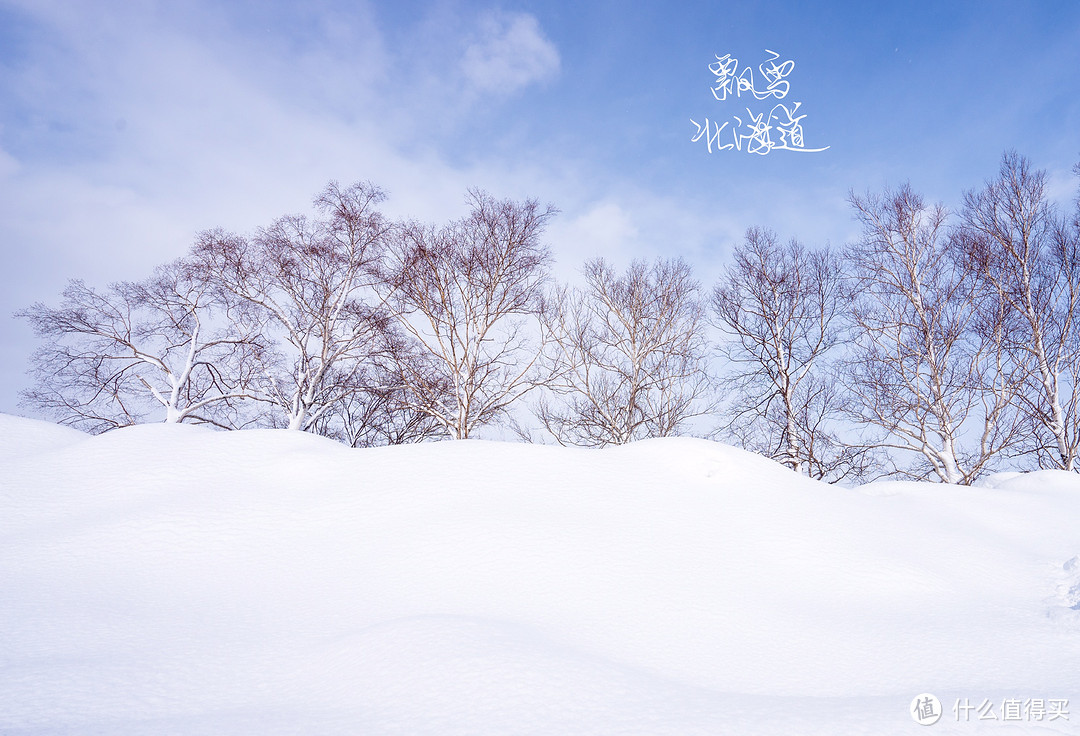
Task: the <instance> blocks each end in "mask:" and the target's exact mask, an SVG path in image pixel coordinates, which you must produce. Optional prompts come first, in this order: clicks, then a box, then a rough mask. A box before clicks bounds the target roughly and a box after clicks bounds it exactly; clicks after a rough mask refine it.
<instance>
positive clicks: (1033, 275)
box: [959, 152, 1080, 470]
mask: <svg viewBox="0 0 1080 736" xmlns="http://www.w3.org/2000/svg"><path fill="white" fill-rule="evenodd" d="M1078 173H1080V171H1078ZM1046 187H1047V183H1046V173H1045V172H1044V171H1038V170H1034V169H1032V167H1031V164H1030V163H1029V162H1028V160H1027V159H1026V158H1024V157H1022V156H1020V155H1018V154H1017V153H1016V152H1008V153H1006V154H1005V155H1004V156H1003V157H1002V161H1001V166H1000V169H999V171H998V175H997V177H996V178H994V179H992V180H990V181H988V182H986V184H985V186H984V187H983V188H982V189H980V190H976V191H971V192H968V193H967V194H966V195H965V196H964V205H963V209H962V212H961V218H962V225H961V228H960V232H959V235H960V240H961V242H962V245H963V248H964V249H965V251H966V255H967V256H968V258H969V259H970V261H971V263H972V264H973V265H974V267H975V269H976V270H977V273H978V278H979V283H980V285H981V287H982V288H983V289H984V291H985V293H986V297H984V299H983V304H984V308H991V309H998V310H1000V311H1001V312H1002V319H1003V323H1004V342H1005V347H1006V349H1007V351H1008V355H1009V358H1010V360H1011V362H1012V365H1013V366H1014V367H1015V368H1016V369H1017V370H1018V371H1019V372H1020V373H1021V374H1022V384H1023V390H1021V391H1018V392H1017V394H1016V396H1015V399H1014V400H1015V402H1016V403H1017V404H1018V406H1019V407H1020V410H1021V413H1022V414H1023V416H1024V417H1025V418H1026V419H1027V421H1028V423H1029V426H1030V429H1031V432H1030V434H1029V438H1030V439H1031V440H1032V441H1031V442H1029V443H1028V444H1027V448H1026V449H1027V451H1028V452H1030V453H1032V454H1034V455H1035V457H1036V459H1037V462H1038V464H1039V466H1040V467H1050V468H1060V469H1063V470H1078V467H1077V454H1078V452H1080V416H1078V411H1080V202H1078V204H1077V213H1078V214H1077V216H1076V217H1074V218H1073V220H1072V221H1071V222H1070V221H1067V220H1065V219H1063V218H1059V217H1058V215H1057V213H1056V212H1055V210H1054V208H1053V207H1052V206H1051V204H1050V202H1049V201H1048V199H1047V191H1046Z"/></svg>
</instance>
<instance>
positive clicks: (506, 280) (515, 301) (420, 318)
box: [384, 190, 556, 439]
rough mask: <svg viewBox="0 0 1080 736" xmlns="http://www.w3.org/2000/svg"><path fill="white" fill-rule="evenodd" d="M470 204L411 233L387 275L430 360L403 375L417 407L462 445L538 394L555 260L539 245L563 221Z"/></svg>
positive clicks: (535, 207)
mask: <svg viewBox="0 0 1080 736" xmlns="http://www.w3.org/2000/svg"><path fill="white" fill-rule="evenodd" d="M468 203H469V205H470V208H471V211H470V212H469V214H468V215H467V216H466V217H464V218H463V219H461V220H458V221H456V222H453V223H451V224H449V225H447V226H445V227H442V228H434V227H429V226H423V225H419V224H415V223H414V224H410V225H408V226H406V227H405V228H403V230H402V232H401V234H400V237H399V238H398V239H397V240H396V243H395V246H394V247H393V248H392V249H391V252H390V253H389V257H388V258H387V260H386V264H385V271H384V273H385V280H386V284H387V299H388V303H389V304H390V306H391V308H392V311H393V313H394V315H395V316H396V318H397V320H398V323H399V325H400V326H401V327H402V329H403V330H404V331H405V332H406V333H407V334H408V335H410V336H411V337H412V338H413V339H414V340H415V342H416V344H417V345H418V346H419V349H420V350H421V351H422V353H424V354H425V356H426V357H427V358H429V359H430V360H427V361H424V362H421V363H417V362H415V361H411V362H408V363H405V364H403V365H402V366H401V370H400V374H401V379H402V381H403V383H404V384H405V385H406V386H407V390H408V394H409V397H410V398H409V403H410V406H412V407H413V408H414V409H416V410H418V411H421V412H423V413H426V414H427V415H429V416H431V417H432V418H433V419H435V420H436V421H437V422H438V423H439V424H440V425H441V426H442V427H443V429H444V430H445V432H446V433H447V434H448V435H449V436H450V437H452V438H455V439H465V438H468V437H469V436H471V435H472V433H473V432H474V431H475V429H476V428H477V427H480V426H482V425H485V424H489V423H492V422H494V421H497V420H499V419H501V418H502V417H504V416H505V415H506V413H507V411H508V409H509V408H510V406H511V404H512V403H513V402H514V401H516V400H517V399H518V398H520V397H521V396H522V395H523V394H524V393H525V392H527V391H528V390H530V389H531V388H532V387H533V381H532V378H531V374H532V372H533V367H534V365H535V362H536V358H537V356H538V355H539V352H540V345H539V344H538V339H539V337H540V335H539V334H538V327H539V325H538V323H537V320H536V317H535V315H536V311H537V308H538V300H539V298H540V295H541V290H542V287H543V285H544V283H545V281H546V279H547V270H548V265H549V263H550V260H551V255H550V252H549V250H548V248H547V247H546V246H545V245H543V244H542V243H541V240H540V238H541V235H542V234H543V231H544V228H545V226H546V225H547V222H548V221H549V220H550V219H551V217H552V216H554V214H555V212H556V210H555V209H554V208H552V207H550V206H548V207H547V208H544V209H542V208H541V207H540V206H539V204H538V203H537V202H536V201H535V200H526V201H524V202H516V201H513V200H509V199H507V200H497V199H494V198H493V197H491V196H490V195H488V194H486V193H484V192H481V191H478V190H472V191H470V192H469V195H468ZM433 366H437V368H436V369H434V370H433ZM447 387H449V389H450V390H449V392H447V390H446V389H447Z"/></svg>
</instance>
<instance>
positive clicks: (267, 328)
mask: <svg viewBox="0 0 1080 736" xmlns="http://www.w3.org/2000/svg"><path fill="white" fill-rule="evenodd" d="M384 199H385V195H384V194H383V192H382V191H381V190H380V189H378V188H377V187H375V186H373V185H372V184H370V183H368V182H360V183H357V184H353V185H352V186H349V187H346V188H342V187H340V186H339V185H338V184H337V183H336V182H331V183H330V184H329V185H328V186H327V187H326V188H325V189H324V190H323V192H322V193H321V194H320V195H319V196H318V197H317V198H316V199H315V207H316V210H317V212H318V214H319V217H317V218H316V219H313V220H309V219H308V218H307V217H304V216H302V215H296V216H289V217H282V218H280V219H278V220H277V221H276V222H274V223H273V224H272V225H271V226H270V227H268V228H265V229H262V230H259V231H258V232H257V233H256V234H255V236H254V237H253V238H251V239H250V240H249V239H247V238H243V237H240V236H237V235H232V234H228V233H225V232H222V231H220V230H215V231H208V232H204V233H202V234H201V235H200V236H199V238H198V240H197V242H196V244H195V247H194V249H193V251H192V257H191V258H192V263H193V264H195V265H196V266H197V267H198V268H199V269H201V271H202V273H203V274H204V277H205V278H206V280H207V281H208V282H212V283H215V284H216V285H217V286H218V288H219V291H220V293H221V294H222V296H223V298H226V299H228V300H229V301H230V302H231V303H232V305H233V314H234V316H235V319H236V324H237V326H238V328H239V329H244V330H251V329H256V330H258V331H259V332H260V333H262V334H264V335H266V337H267V340H268V342H270V343H271V344H272V346H273V347H272V348H269V349H267V350H265V351H263V352H262V353H261V354H260V355H259V356H258V357H259V363H260V365H259V370H258V380H257V381H255V382H253V384H252V386H251V390H250V395H251V396H252V398H254V399H256V400H257V401H261V402H263V403H266V404H270V405H272V406H274V407H277V409H278V410H280V412H281V414H280V415H278V416H280V417H282V420H283V421H281V422H280V423H281V424H283V425H284V426H287V427H288V428H289V429H297V430H305V429H311V428H313V427H316V426H322V425H319V419H320V416H321V415H322V414H323V413H324V412H326V411H328V410H330V409H331V408H332V407H334V406H335V405H336V404H337V403H338V402H341V401H344V400H345V398H346V397H347V396H348V395H349V394H350V393H351V392H353V391H354V390H355V385H356V379H357V377H358V376H359V375H360V374H361V373H362V372H363V371H364V369H365V360H367V359H368V358H370V356H371V355H373V354H375V353H378V352H379V351H381V350H383V348H384V347H385V338H386V328H387V324H388V316H387V315H386V314H385V312H384V311H382V310H381V309H380V308H379V304H378V303H377V302H374V301H373V295H374V292H373V291H372V285H373V283H374V281H376V279H377V277H376V276H374V275H373V270H374V265H375V264H376V263H377V261H378V259H379V258H380V257H381V255H382V251H383V248H384V247H385V241H386V238H387V236H388V233H389V232H390V230H391V224H390V223H389V222H388V221H387V220H386V219H385V218H383V216H382V215H381V214H380V213H379V211H378V209H377V207H378V205H379V204H380V203H381V202H382V201H383V200H384Z"/></svg>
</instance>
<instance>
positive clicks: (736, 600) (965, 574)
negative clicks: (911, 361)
mask: <svg viewBox="0 0 1080 736" xmlns="http://www.w3.org/2000/svg"><path fill="white" fill-rule="evenodd" d="M0 467H2V480H0V499H2V501H0V504H2V505H0V732H2V733H5V734H9V733H14V734H45V733H48V734H56V733H79V734H84V733H95V734H96V733H108V734H114V733H115V734H129V733H171V734H173V733H175V734H204V733H205V734H221V733H251V734H256V733H258V734H278V733H318V734H335V733H340V734H511V733H512V734H586V733H587V734H616V733H617V734H631V733H633V734H672V735H674V734H679V735H685V734H721V733H740V734H744V733H745V734H758V733H760V734H815V733H820V734H838V733H844V734H854V733H867V734H871V733H872V734H893V733H896V734H902V733H925V731H923V730H922V727H921V726H919V725H918V724H916V723H915V722H914V721H913V719H912V717H911V715H910V713H909V707H910V703H911V700H912V698H913V697H914V696H915V695H917V694H919V693H924V692H931V693H934V694H935V695H936V696H937V697H938V698H940V700H941V702H942V704H943V708H944V709H945V713H944V715H943V717H942V719H941V721H940V722H939V723H938V724H937V725H935V726H934V727H933V732H934V733H973V732H975V731H978V730H982V729H980V726H984V725H985V724H983V723H980V722H976V721H977V717H978V713H977V712H975V711H972V712H971V713H970V714H969V721H968V722H964V719H963V718H962V717H961V719H960V722H957V716H956V715H954V713H953V712H952V710H951V709H952V706H953V704H954V703H955V702H956V701H958V700H961V701H963V700H965V699H967V700H969V701H971V702H972V703H973V704H978V703H980V702H981V701H983V700H984V699H985V700H988V701H991V702H992V703H993V704H994V708H995V714H996V716H997V721H996V722H995V723H994V724H991V725H992V726H993V728H992V729H987V730H990V731H992V732H994V733H1002V734H1004V733H1039V732H1045V733H1074V732H1078V729H1077V724H1078V723H1080V666H1078V663H1080V558H1078V557H1077V555H1078V554H1080V523H1078V521H1080V478H1078V477H1077V476H1075V475H1070V474H1065V473H1059V472H1051V471H1046V472H1041V473H1034V474H1027V475H1011V476H998V477H994V478H991V479H989V480H988V481H987V483H985V484H984V485H983V486H981V487H975V488H966V487H956V486H944V485H936V484H917V483H877V484H872V485H869V486H864V487H861V488H858V489H845V488H838V487H833V486H828V485H824V484H820V483H817V482H814V481H811V480H808V479H805V478H801V477H798V476H795V475H794V474H792V473H791V472H790V471H788V470H786V469H784V468H782V467H780V466H778V465H776V464H774V463H772V462H770V461H768V460H765V459H762V458H760V457H757V456H755V455H751V454H748V453H745V452H742V451H740V450H736V449H733V448H731V447H727V446H724V445H719V444H716V443H711V442H706V441H703V440H692V439H667V440H650V441H645V442H638V443H634V444H632V445H627V446H624V447H619V448H612V449H608V450H574V449H564V448H554V447H543V446H529V445H520V444H508V443H494V442H481V441H472V440H470V441H462V442H442V443H432V444H423V445H412V446H400V447H388V448H379V449H369V450H352V449H348V448H346V447H344V446H341V445H338V444H336V443H333V442H331V441H329V440H324V439H321V438H318V437H315V436H312V435H309V434H303V433H297V432H288V431H275V430H257V431H245V432H231V433H221V432H212V431H209V430H203V429H199V428H193V427H187V426H167V425H147V426H138V427H133V428H130V429H124V430H118V431H114V432H110V433H108V434H105V435H101V436H97V437H89V436H87V435H82V434H79V433H76V432H72V431H70V430H65V429H64V428H59V427H55V426H52V425H47V424H44V423H41V422H34V421H31V420H24V419H19V418H16V417H10V416H0ZM1031 698H1038V699H1047V700H1049V699H1070V698H1071V699H1073V700H1072V703H1071V705H1072V706H1074V707H1076V709H1077V711H1078V712H1077V713H1076V714H1071V713H1070V714H1069V715H1068V716H1067V717H1057V718H1054V719H1053V720H1049V718H1048V717H1046V718H1043V719H1042V720H1039V721H1035V720H1033V719H1030V718H1027V719H1025V720H1024V721H1023V722H1012V721H1004V720H1003V719H1002V714H1001V710H1000V708H1001V704H1002V703H1003V702H1004V701H1005V700H1006V699H1031Z"/></svg>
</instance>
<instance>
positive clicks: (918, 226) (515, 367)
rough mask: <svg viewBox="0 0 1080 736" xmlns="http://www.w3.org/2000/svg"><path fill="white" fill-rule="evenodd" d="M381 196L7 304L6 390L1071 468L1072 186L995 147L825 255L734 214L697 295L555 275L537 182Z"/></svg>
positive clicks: (226, 423)
mask: <svg viewBox="0 0 1080 736" xmlns="http://www.w3.org/2000/svg"><path fill="white" fill-rule="evenodd" d="M1076 171H1077V173H1078V174H1080V165H1078V166H1077V169H1076ZM384 199H385V195H384V194H383V192H382V191H381V190H380V189H379V188H378V187H376V186H374V185H372V184H370V183H367V182H361V183H357V184H353V185H352V186H349V187H341V186H339V185H338V184H336V183H331V184H330V185H328V186H327V187H326V189H325V190H324V191H323V192H322V193H321V194H320V195H319V196H318V197H317V198H316V200H315V212H314V215H313V216H311V217H308V216H302V215H298V216H287V217H282V218H280V219H278V220H277V221H275V222H274V223H272V224H271V225H270V226H268V227H266V228H263V229H260V230H257V231H256V232H255V233H253V234H252V235H251V236H249V237H245V236H240V235H237V234H234V233H228V232H224V231H221V230H211V231H207V232H203V233H201V234H200V235H199V236H198V237H197V239H196V242H195V244H194V246H193V247H192V249H191V251H190V253H189V254H188V255H186V256H185V257H183V258H180V259H178V260H176V261H174V262H173V263H170V264H167V265H163V266H160V267H159V268H157V269H156V270H155V272H154V273H153V275H152V276H150V277H149V278H147V279H146V280H144V281H139V282H119V283H114V284H111V285H110V286H108V287H107V288H105V289H101V290H98V289H94V288H92V287H89V286H87V285H86V284H84V283H83V282H81V281H72V282H70V283H69V285H68V287H67V288H66V289H65V291H64V292H63V301H62V303H61V304H60V306H59V307H55V308H54V307H50V306H47V305H45V304H42V303H37V304H34V305H33V306H32V307H30V308H28V309H25V310H22V311H20V312H18V313H17V316H18V317H21V318H24V319H26V320H28V321H29V323H30V324H31V325H32V327H33V329H34V331H35V332H36V334H37V335H38V336H39V337H41V338H43V339H44V345H43V346H42V347H41V348H40V349H39V350H38V351H37V352H36V353H35V354H34V356H33V358H32V365H31V373H32V374H33V376H34V378H35V387H34V388H33V389H32V390H30V391H27V392H24V394H23V401H24V404H25V405H26V406H28V407H31V408H33V409H35V410H37V411H42V412H44V413H46V414H48V415H50V416H51V417H53V418H55V419H56V420H58V421H60V422H61V423H64V424H68V425H72V426H76V427H79V428H81V429H85V430H88V431H91V432H104V431H107V430H109V429H113V428H116V427H122V426H127V425H131V424H135V423H139V422H144V421H152V420H153V421H157V420H160V419H161V417H162V416H164V419H165V421H167V422H192V423H202V424H210V425H214V426H217V427H220V428H224V429H242V428H247V427H286V428H290V429H295V430H303V431H309V432H315V433H318V434H321V435H325V436H328V437H332V438H335V439H337V440H340V441H342V442H345V443H347V444H349V445H351V446H354V447H364V446H373V445H384V444H397V443H405V442H419V441H424V440H432V439H440V438H457V439H463V438H467V437H470V436H472V435H473V434H474V433H475V432H476V430H477V429H478V428H479V427H483V426H486V425H492V424H503V425H505V426H508V427H510V428H511V429H512V430H513V431H515V432H516V433H517V435H518V436H520V437H521V438H523V439H527V440H530V441H556V442H559V443H561V444H568V445H581V446H590V447H600V446H605V445H611V444H622V443H626V442H629V441H632V440H636V439H642V438H647V437H664V436H670V435H678V434H685V433H696V434H706V433H707V434H711V435H713V436H718V437H720V438H721V439H726V440H728V441H732V442H734V443H736V444H739V445H741V446H743V447H745V448H747V449H750V450H753V451H755V452H759V453H761V454H764V455H766V456H768V457H771V458H774V459H776V460H777V461H779V462H781V463H784V464H785V465H787V466H789V467H791V468H792V469H793V470H795V471H796V472H801V473H805V474H808V475H810V476H813V477H816V478H821V479H824V480H828V481H834V482H835V481H840V480H859V479H865V478H867V477H876V476H881V475H897V476H902V477H914V478H926V479H934V480H940V481H944V482H952V483H970V482H972V481H973V480H975V479H976V478H978V477H979V476H980V475H983V474H985V473H987V472H990V471H992V470H998V469H1001V468H1005V467H1009V468H1016V469H1027V468H1035V467H1039V468H1061V469H1065V470H1076V469H1077V453H1078V451H1080V423H1078V421H1077V420H1078V416H1077V413H1078V399H1080V394H1078V373H1080V199H1078V200H1077V202H1076V206H1075V207H1074V208H1072V209H1071V210H1070V211H1069V212H1067V213H1062V212H1060V211H1059V210H1058V209H1057V208H1055V207H1054V206H1053V204H1052V203H1051V201H1050V199H1049V197H1048V193H1047V177H1046V174H1045V172H1042V171H1035V170H1032V169H1031V167H1030V164H1029V163H1028V162H1027V161H1026V160H1025V159H1024V158H1023V157H1021V156H1018V155H1017V154H1015V153H1008V154H1006V155H1005V156H1004V157H1003V158H1002V162H1001V167H1000V170H999V171H998V173H997V175H996V176H995V177H994V178H992V179H991V180H989V181H987V182H986V183H985V185H984V186H983V187H982V188H981V189H976V190H972V191H970V192H968V193H966V194H965V195H964V197H963V202H962V206H961V207H960V208H959V209H958V210H957V211H956V212H953V213H950V212H947V211H946V210H945V208H944V207H942V206H941V205H935V204H930V203H927V202H925V201H924V199H923V198H922V197H921V196H920V195H919V194H918V193H917V192H915V191H913V190H912V189H911V188H910V187H909V186H907V185H905V186H902V187H900V188H899V189H896V190H886V191H883V192H880V193H870V194H865V195H858V194H854V193H853V194H852V195H851V196H850V204H851V207H852V211H853V213H854V216H855V217H856V218H857V219H858V221H859V222H860V223H861V226H862V235H861V237H860V238H859V239H858V240H857V242H855V243H853V244H851V245H848V246H846V247H844V248H842V249H832V250H830V249H828V248H813V249H812V248H807V247H805V246H803V245H802V244H800V243H799V242H797V241H795V240H792V241H790V242H781V241H780V240H779V239H778V238H777V236H776V235H775V234H774V233H773V232H772V231H770V230H768V229H763V228H751V229H749V230H748V231H747V233H746V237H745V239H744V240H743V242H742V243H741V244H739V245H738V246H736V247H735V249H734V253H733V254H732V257H731V260H730V262H729V263H728V264H727V266H726V269H725V273H724V274H723V276H722V277H721V279H720V281H719V283H717V284H716V285H715V286H714V288H712V290H711V291H706V290H704V289H703V287H702V286H701V284H700V283H699V282H698V281H697V280H696V279H695V277H694V274H693V272H692V269H691V268H690V267H689V266H688V265H687V264H686V263H685V262H683V261H681V260H679V259H657V260H655V261H654V262H652V263H646V262H640V261H638V262H633V263H631V264H630V265H629V266H628V267H627V268H626V269H624V270H617V269H616V268H614V267H613V266H612V265H611V264H609V263H607V262H605V261H604V260H603V259H594V260H590V261H588V262H586V263H585V265H584V267H583V269H582V275H583V281H582V283H581V285H578V286H572V285H567V284H559V283H555V282H554V280H553V278H552V276H551V273H550V271H551V265H552V256H551V252H550V250H549V248H548V247H547V246H546V245H545V244H544V242H543V234H544V230H545V228H546V226H547V224H548V223H549V222H550V220H551V219H552V217H554V216H555V214H556V210H555V209H553V208H552V207H551V206H547V207H544V206H541V205H540V204H539V203H538V202H536V201H535V200H525V201H514V200H500V199H496V198H494V197H492V196H491V195H489V194H487V193H485V192H482V191H471V192H469V195H468V205H469V210H468V213H467V214H466V215H465V216H464V217H462V218H461V219H458V220H454V221H452V222H449V223H447V224H444V225H441V226H434V225H430V224H424V223H420V222H415V221H406V222H397V221H392V220H390V219H388V218H386V217H384V216H383V215H382V214H381V213H380V211H379V206H380V205H381V203H382V202H383V201H384ZM526 417H527V418H526Z"/></svg>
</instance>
